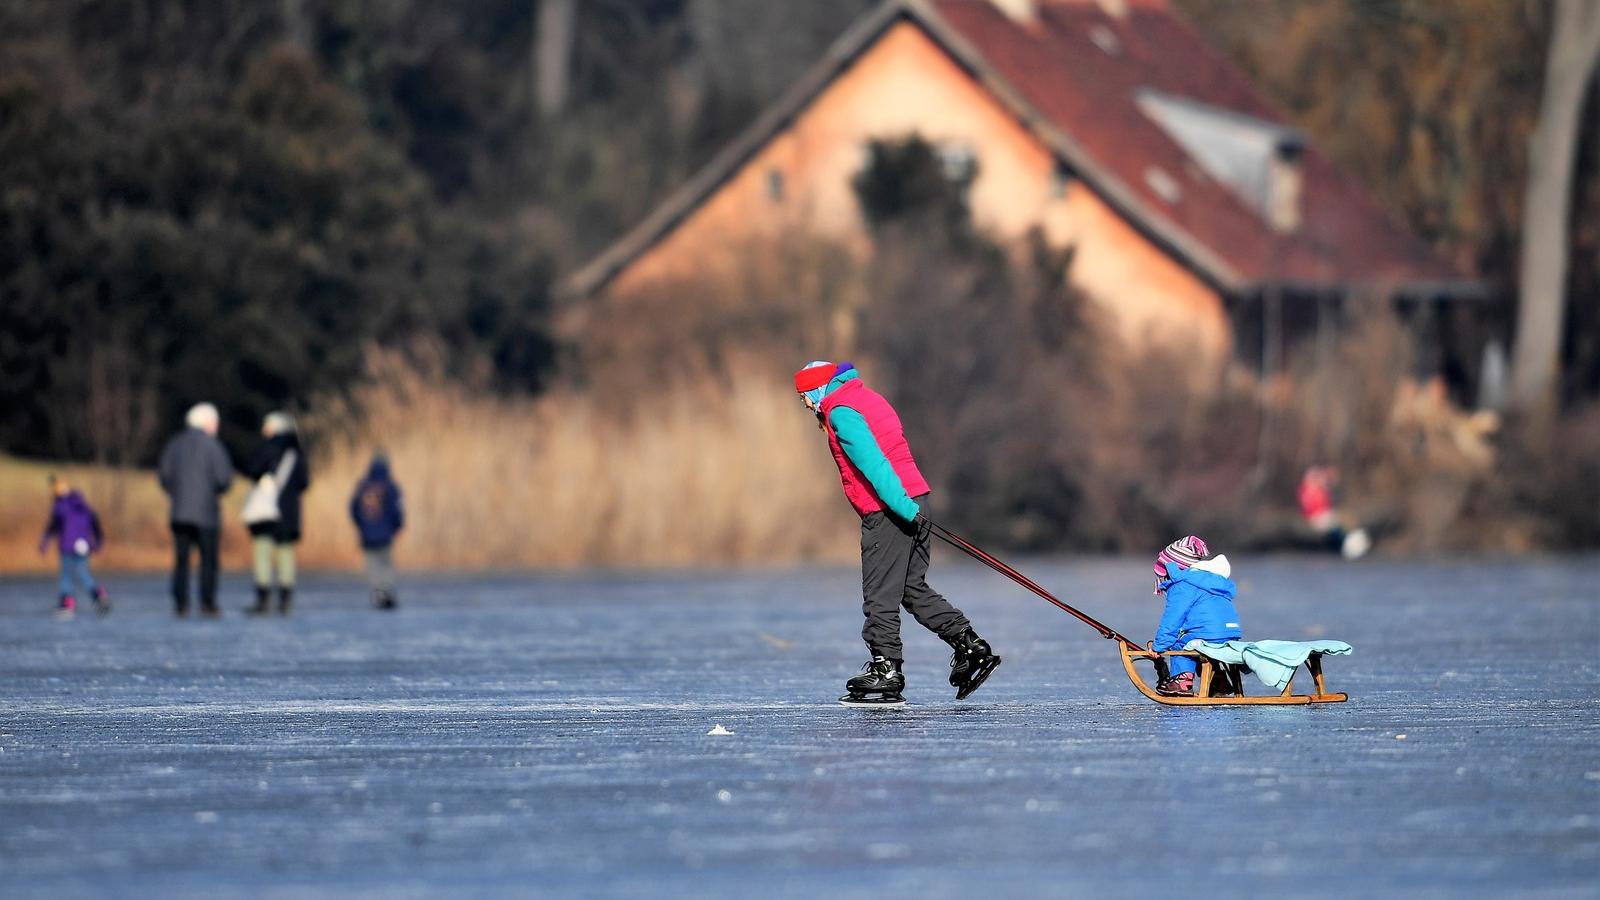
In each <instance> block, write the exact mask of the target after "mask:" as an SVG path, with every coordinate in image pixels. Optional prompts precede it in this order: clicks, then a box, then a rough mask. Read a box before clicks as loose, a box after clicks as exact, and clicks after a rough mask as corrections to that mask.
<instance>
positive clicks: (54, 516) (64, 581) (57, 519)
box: [39, 475, 111, 619]
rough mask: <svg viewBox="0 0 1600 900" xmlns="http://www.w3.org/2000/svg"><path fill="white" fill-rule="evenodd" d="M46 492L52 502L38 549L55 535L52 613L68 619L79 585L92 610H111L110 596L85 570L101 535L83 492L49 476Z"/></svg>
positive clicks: (45, 546) (43, 549)
mask: <svg viewBox="0 0 1600 900" xmlns="http://www.w3.org/2000/svg"><path fill="white" fill-rule="evenodd" d="M50 493H51V494H52V495H53V496H54V497H55V501H54V502H53V504H52V505H51V507H50V521H49V523H48V524H46V525H45V528H44V534H42V535H40V537H39V552H40V553H41V554H43V553H46V552H48V548H49V546H50V539H51V538H52V537H53V538H56V539H57V541H56V547H57V550H58V551H59V552H60V554H61V597H60V601H59V604H60V605H59V606H57V608H56V616H57V617H58V618H62V619H70V618H72V617H73V615H74V614H75V613H76V611H77V607H78V601H77V598H76V597H74V596H73V591H74V588H75V587H76V586H78V585H81V586H82V587H83V593H84V596H85V597H93V598H94V608H95V612H98V613H99V614H101V615H105V614H106V613H108V612H110V611H111V598H110V597H108V596H106V589H105V588H103V587H101V586H100V585H99V584H97V583H95V580H94V574H93V573H91V572H90V571H89V556H90V554H93V553H95V552H97V551H98V550H99V549H100V545H101V543H102V542H103V541H104V537H105V536H104V534H103V533H102V532H101V530H100V517H99V516H97V515H95V511H94V509H93V508H92V507H90V506H89V501H87V500H85V499H83V495H82V494H80V493H78V492H77V491H75V490H73V489H72V486H71V485H69V484H67V480H66V479H65V478H58V477H56V476H54V475H51V476H50Z"/></svg>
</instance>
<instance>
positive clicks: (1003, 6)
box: [989, 0, 1039, 25]
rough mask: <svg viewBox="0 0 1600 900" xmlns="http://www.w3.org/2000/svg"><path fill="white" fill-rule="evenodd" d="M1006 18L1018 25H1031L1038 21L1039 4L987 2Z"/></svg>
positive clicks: (1033, 1) (1029, 0)
mask: <svg viewBox="0 0 1600 900" xmlns="http://www.w3.org/2000/svg"><path fill="white" fill-rule="evenodd" d="M989 2H990V3H993V4H994V5H995V6H997V7H999V9H1000V11H1001V12H1003V13H1005V14H1006V18H1008V19H1010V20H1011V21H1013V22H1016V23H1017V24H1019V25H1032V24H1033V23H1035V22H1037V21H1039V4H1038V2H1037V0H989Z"/></svg>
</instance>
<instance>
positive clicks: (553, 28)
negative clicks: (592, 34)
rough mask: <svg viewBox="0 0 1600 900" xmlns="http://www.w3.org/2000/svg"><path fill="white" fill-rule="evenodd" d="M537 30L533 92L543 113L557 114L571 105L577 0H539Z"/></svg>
mask: <svg viewBox="0 0 1600 900" xmlns="http://www.w3.org/2000/svg"><path fill="white" fill-rule="evenodd" d="M538 2H539V21H538V23H537V24H536V25H535V26H534V32H533V63H534V65H533V73H534V75H533V78H534V84H533V91H534V94H533V95H534V97H535V99H536V101H537V103H538V106H539V115H541V116H553V115H556V114H557V113H559V112H561V110H562V108H563V107H565V106H566V105H567V84H568V81H569V73H570V71H571V68H572V42H573V39H574V37H575V36H576V35H577V29H576V27H575V26H576V24H577V0H538Z"/></svg>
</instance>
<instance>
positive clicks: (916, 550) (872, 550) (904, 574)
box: [861, 494, 971, 659]
mask: <svg viewBox="0 0 1600 900" xmlns="http://www.w3.org/2000/svg"><path fill="white" fill-rule="evenodd" d="M912 499H913V500H915V501H916V503H917V507H918V508H920V509H921V510H922V511H923V512H924V513H926V512H927V499H928V495H927V494H923V495H922V496H920V497H913V498H912ZM928 542H929V538H928V533H927V532H926V531H923V532H922V533H920V534H919V533H917V528H916V526H915V525H913V524H910V523H905V522H901V521H900V520H899V519H896V518H894V517H893V516H891V515H889V514H888V513H885V512H875V513H870V514H868V515H867V516H866V517H865V518H863V519H862V520H861V597H862V600H861V612H862V613H863V614H864V615H865V616H866V619H867V621H866V624H864V625H862V626H861V639H862V640H864V641H866V642H867V649H869V650H871V651H872V655H873V656H882V657H886V658H888V659H904V658H905V657H904V651H903V650H901V648H900V607H902V606H904V607H905V608H906V610H907V611H908V612H910V613H911V615H912V617H914V618H915V619H916V620H917V621H918V622H921V623H922V627H924V628H926V629H928V630H929V631H931V632H933V633H934V634H937V635H939V637H941V638H949V637H953V636H955V635H957V634H960V633H961V632H963V631H965V630H966V629H967V628H969V627H971V626H970V624H969V623H968V622H967V617H966V616H964V615H962V614H961V610H959V609H956V608H955V607H954V606H951V605H950V601H948V600H946V599H945V598H944V597H942V596H940V594H939V592H938V591H936V590H934V589H933V588H931V587H929V586H928Z"/></svg>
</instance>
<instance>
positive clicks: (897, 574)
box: [794, 360, 1000, 703]
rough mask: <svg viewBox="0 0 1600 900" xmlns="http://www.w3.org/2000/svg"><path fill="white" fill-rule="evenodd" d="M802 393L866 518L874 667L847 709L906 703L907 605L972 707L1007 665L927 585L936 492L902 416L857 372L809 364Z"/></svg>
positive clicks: (799, 382) (857, 683)
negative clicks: (903, 641) (930, 512)
mask: <svg viewBox="0 0 1600 900" xmlns="http://www.w3.org/2000/svg"><path fill="white" fill-rule="evenodd" d="M794 386H795V390H796V391H798V392H799V393H800V396H801V398H802V399H803V400H804V401H805V404H806V407H807V408H808V409H810V410H811V411H812V412H813V413H815V414H816V416H817V420H818V423H819V424H820V425H821V427H822V430H823V431H825V432H826V433H827V435H828V448H829V449H830V450H832V451H833V461H834V462H835V463H836V464H837V465H838V466H839V478H840V481H841V482H842V483H843V485H844V495H845V498H846V499H847V500H849V501H850V505H851V506H852V507H854V509H855V511H856V513H857V514H859V515H860V516H861V593H862V603H861V611H862V613H863V614H864V615H865V617H866V623H865V624H864V625H863V626H862V628H861V638H862V640H864V641H866V643H867V649H868V650H869V651H870V652H871V653H872V659H871V660H870V661H868V662H867V664H866V666H864V667H863V671H862V673H861V674H860V675H857V676H856V677H854V678H852V679H850V680H849V682H847V683H846V685H845V689H846V690H847V691H849V693H848V694H846V695H845V696H843V697H840V698H839V700H840V702H842V703H904V702H905V700H904V698H903V697H902V696H901V691H903V690H904V689H905V685H906V679H905V675H904V674H902V672H901V668H900V667H901V660H902V659H903V655H902V651H901V645H900V607H901V606H904V607H905V608H906V609H907V610H908V611H909V612H910V613H911V615H912V616H913V617H915V618H916V620H917V621H918V622H920V623H922V626H923V627H924V628H927V629H928V630H929V631H932V632H933V633H934V634H937V635H938V636H939V638H940V639H941V640H943V641H944V642H945V643H947V644H949V645H950V648H951V649H952V650H953V651H954V654H953V655H952V656H951V658H950V685H951V686H952V687H954V688H955V689H956V699H958V700H960V699H964V698H966V697H967V695H969V694H971V693H972V692H973V691H975V690H977V689H978V686H979V685H981V684H983V682H984V679H986V678H988V677H989V673H990V672H993V671H994V668H995V666H998V665H999V664H1000V657H998V656H995V655H994V652H993V651H992V650H991V649H990V647H989V645H988V643H986V642H985V641H984V640H983V639H982V638H980V637H978V635H977V634H976V633H975V632H974V631H973V630H972V625H971V623H969V622H968V621H967V617H966V616H964V615H962V614H961V610H959V609H956V608H955V607H954V606H952V605H950V602H949V601H948V600H946V599H945V598H944V597H942V596H940V595H939V593H938V592H937V591H935V590H934V589H933V588H931V587H929V586H928V581H927V575H928V531H929V523H928V517H927V512H926V505H927V497H928V493H929V488H928V483H927V482H926V481H925V480H923V477H922V473H921V472H919V471H918V470H917V463H916V460H915V459H913V458H912V456H911V448H910V446H909V445H907V443H906V437H905V431H904V429H903V428H902V427H901V425H900V417H899V415H897V414H896V413H895V411H894V407H892V406H890V405H889V401H887V400H885V399H884V398H883V396H882V395H880V394H878V393H877V392H875V391H873V390H872V389H870V388H868V387H867V385H866V383H865V382H863V381H862V380H861V378H860V376H859V375H858V374H857V373H856V368H855V366H853V365H851V364H850V363H840V364H838V365H834V364H833V363H831V362H827V361H824V360H818V361H816V362H813V363H810V364H808V365H807V366H806V367H805V368H803V369H801V370H800V371H799V372H796V373H795V376H794ZM869 695H874V696H871V697H869Z"/></svg>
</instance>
